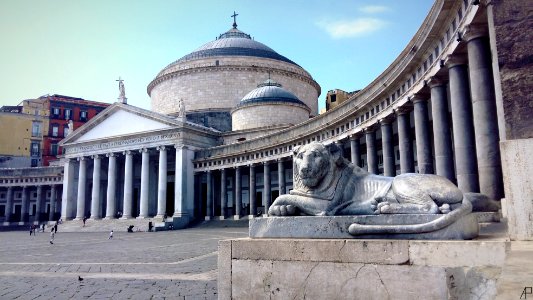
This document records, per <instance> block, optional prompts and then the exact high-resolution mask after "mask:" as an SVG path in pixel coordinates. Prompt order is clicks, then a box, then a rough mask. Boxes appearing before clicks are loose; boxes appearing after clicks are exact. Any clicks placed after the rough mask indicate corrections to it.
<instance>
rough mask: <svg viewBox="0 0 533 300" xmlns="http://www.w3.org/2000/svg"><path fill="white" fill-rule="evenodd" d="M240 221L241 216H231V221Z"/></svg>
mask: <svg viewBox="0 0 533 300" xmlns="http://www.w3.org/2000/svg"><path fill="white" fill-rule="evenodd" d="M240 219H241V216H239V215H234V216H233V220H240Z"/></svg>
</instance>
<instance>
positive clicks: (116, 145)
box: [61, 103, 218, 228]
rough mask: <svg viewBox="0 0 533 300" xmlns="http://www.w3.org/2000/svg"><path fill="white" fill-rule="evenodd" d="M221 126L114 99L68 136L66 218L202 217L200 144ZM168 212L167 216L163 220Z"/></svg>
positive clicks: (212, 139)
mask: <svg viewBox="0 0 533 300" xmlns="http://www.w3.org/2000/svg"><path fill="white" fill-rule="evenodd" d="M217 138H218V132H217V131H216V130H213V129H210V128H206V127H202V126H198V125H195V124H191V123H187V122H185V121H184V120H183V119H182V118H172V117H168V116H165V115H161V114H158V113H154V112H151V111H147V110H144V109H140V108H136V107H133V106H129V105H125V104H121V103H115V104H114V105H112V106H110V107H109V108H108V109H106V110H104V111H103V112H102V113H101V114H100V115H98V116H97V117H95V118H94V119H92V120H91V121H89V122H88V123H86V124H85V125H84V126H82V127H80V128H79V129H78V130H76V131H75V132H74V133H73V134H72V135H70V136H68V137H67V138H66V139H64V140H63V141H62V146H63V147H64V149H65V155H64V156H65V157H64V167H63V169H64V174H65V175H64V180H63V187H64V188H63V193H62V200H63V201H62V205H63V209H62V215H61V217H62V218H63V220H72V219H76V220H79V219H83V218H89V219H90V220H100V219H102V218H105V219H118V218H120V219H126V220H128V219H133V218H137V219H154V220H160V221H166V222H171V223H173V224H174V227H175V228H179V227H184V226H186V225H187V224H188V222H189V221H190V220H192V219H193V218H194V217H195V215H194V214H195V209H196V208H195V203H194V176H193V174H192V169H193V168H192V160H193V158H194V150H195V149H198V148H205V147H209V146H213V145H215V143H216V140H217ZM165 217H166V219H165V220H163V219H164V218H165Z"/></svg>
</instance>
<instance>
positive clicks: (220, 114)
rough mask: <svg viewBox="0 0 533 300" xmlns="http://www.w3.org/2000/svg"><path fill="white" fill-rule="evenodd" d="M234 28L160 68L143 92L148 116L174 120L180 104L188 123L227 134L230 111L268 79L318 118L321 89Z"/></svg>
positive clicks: (288, 62) (296, 67)
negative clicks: (147, 99)
mask: <svg viewBox="0 0 533 300" xmlns="http://www.w3.org/2000/svg"><path fill="white" fill-rule="evenodd" d="M236 27H237V26H236V24H234V28H232V29H230V30H228V31H226V32H224V33H222V34H220V35H219V36H218V38H216V39H215V40H214V41H211V42H208V43H206V44H204V45H202V46H201V47H199V48H197V49H196V50H194V51H193V52H191V53H189V54H187V55H184V56H182V57H181V58H180V59H178V60H176V61H174V62H173V63H171V64H169V65H168V66H166V67H165V68H163V69H162V70H161V72H159V74H157V76H156V78H155V79H154V80H153V81H152V82H150V84H149V85H148V88H147V91H148V95H150V98H151V100H152V110H153V111H155V112H158V113H163V114H170V115H172V114H175V113H176V112H177V109H178V103H179V101H180V99H183V102H184V103H185V110H186V115H187V120H189V121H192V122H199V123H201V124H202V125H204V126H212V127H215V128H217V129H219V130H222V131H226V130H231V115H230V111H231V110H232V109H234V108H235V107H237V105H239V104H240V101H241V99H242V98H243V97H244V96H245V95H246V94H247V93H249V92H250V91H251V90H254V89H255V88H256V85H257V82H261V81H263V80H264V78H265V77H267V76H271V77H272V78H273V79H275V80H276V81H277V82H279V83H280V84H283V87H284V88H285V89H286V90H287V91H288V92H290V93H292V94H293V95H294V96H296V98H297V99H299V100H300V101H301V102H303V104H305V106H307V107H308V109H310V110H311V116H315V115H317V114H318V96H319V95H320V86H319V85H318V83H317V82H316V81H315V80H314V79H313V77H312V76H311V75H310V74H309V73H308V72H307V71H305V70H304V69H303V68H302V67H301V66H299V65H298V64H296V63H295V62H293V61H292V60H290V59H288V58H287V57H285V56H283V55H281V54H279V53H277V52H276V51H274V50H273V49H271V48H270V47H268V46H266V45H265V44H263V43H260V42H258V41H256V40H254V39H252V37H251V36H250V35H249V34H247V33H244V32H242V31H241V30H239V29H237V28H236ZM269 74H270V75H269ZM224 120H225V121H224Z"/></svg>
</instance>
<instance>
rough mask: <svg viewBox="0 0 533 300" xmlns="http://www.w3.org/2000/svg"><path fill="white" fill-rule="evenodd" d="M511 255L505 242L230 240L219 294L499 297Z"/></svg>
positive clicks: (223, 248) (222, 247)
mask: <svg viewBox="0 0 533 300" xmlns="http://www.w3.org/2000/svg"><path fill="white" fill-rule="evenodd" d="M508 249H509V242H505V241H460V242H450V241H408V240H345V239H337V240H308V239H249V238H247V239H235V240H224V241H220V243H219V249H218V253H219V256H218V295H219V299H355V298H357V299H473V298H476V299H477V298H479V297H482V298H483V299H493V298H494V297H495V296H496V291H497V286H496V283H497V279H498V277H499V276H500V273H501V270H502V265H503V264H504V261H505V257H506V253H507V252H508ZM481 295H482V296H481Z"/></svg>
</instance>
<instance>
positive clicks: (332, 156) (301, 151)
mask: <svg viewBox="0 0 533 300" xmlns="http://www.w3.org/2000/svg"><path fill="white" fill-rule="evenodd" d="M293 163H294V179H295V182H296V183H297V185H303V186H301V188H306V189H314V188H317V187H318V185H319V184H320V183H321V182H322V181H323V180H324V178H325V177H327V176H328V175H329V176H333V173H335V169H336V168H339V167H340V166H342V165H343V164H344V158H343V157H342V153H341V149H340V148H339V147H338V146H337V145H335V144H330V145H327V146H324V145H323V144H321V143H317V142H313V143H310V144H307V145H304V146H301V147H297V148H295V149H294V151H293ZM297 188H298V187H297Z"/></svg>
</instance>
